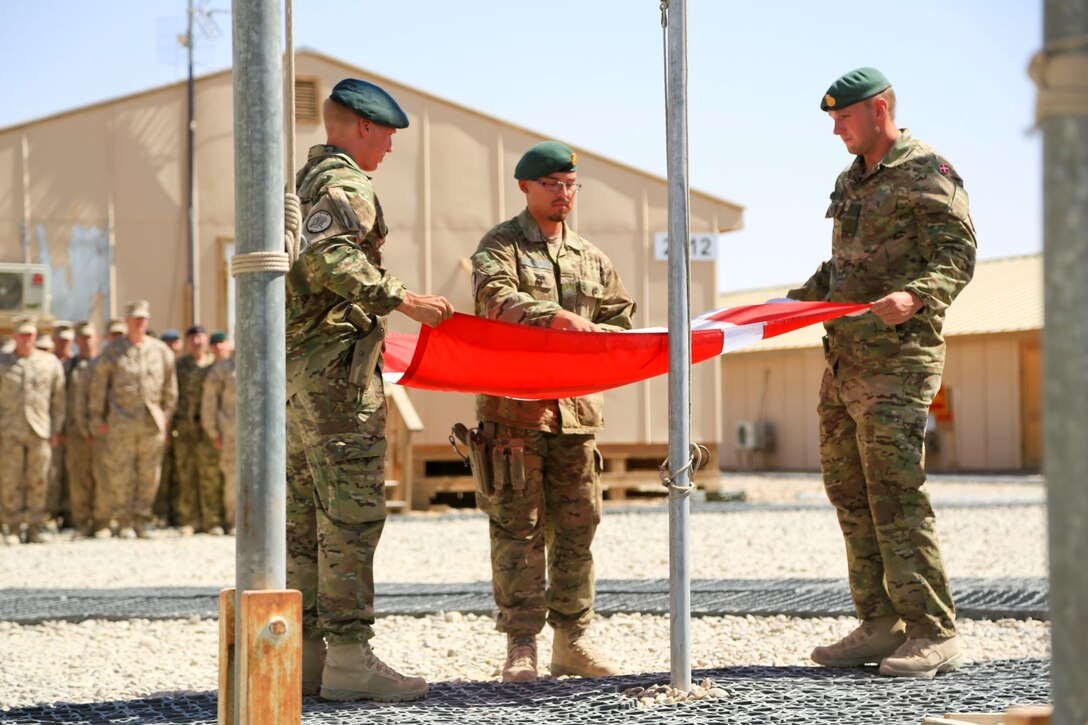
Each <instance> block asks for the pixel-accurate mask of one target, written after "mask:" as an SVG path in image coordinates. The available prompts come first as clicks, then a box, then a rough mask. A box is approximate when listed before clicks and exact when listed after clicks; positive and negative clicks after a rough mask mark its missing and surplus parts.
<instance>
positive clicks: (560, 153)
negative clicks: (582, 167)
mask: <svg viewBox="0 0 1088 725" xmlns="http://www.w3.org/2000/svg"><path fill="white" fill-rule="evenodd" d="M577 163H578V155H577V154H575V153H574V152H573V151H571V149H570V147H569V146H567V145H565V144H561V143H559V142H558V141H544V142H542V143H538V144H537V145H536V146H533V147H532V148H531V149H529V150H528V151H526V152H525V155H524V156H522V157H521V161H519V162H518V165H517V166H516V167H515V168H514V178H515V179H519V180H521V181H529V180H531V179H539V178H540V177H541V176H547V175H548V174H554V173H555V172H557V171H574V170H575V168H577Z"/></svg>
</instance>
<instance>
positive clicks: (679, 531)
mask: <svg viewBox="0 0 1088 725" xmlns="http://www.w3.org/2000/svg"><path fill="white" fill-rule="evenodd" d="M668 23H669V26H668V34H667V42H668V82H667V96H666V101H665V103H666V120H667V123H666V137H667V144H666V147H667V154H668V164H667V168H668V181H669V468H670V469H671V471H680V473H679V474H678V475H676V476H675V478H674V480H673V482H672V486H671V487H670V489H669V613H670V619H669V627H670V632H669V634H670V640H669V641H670V643H671V647H670V655H671V656H670V663H671V667H670V673H671V677H670V682H671V685H672V687H674V688H676V689H678V690H683V691H685V692H686V691H687V690H689V689H690V688H691V566H690V554H691V543H690V540H689V537H688V517H689V513H690V511H691V503H690V501H689V500H688V496H687V493H686V492H684V491H683V489H684V488H685V487H687V486H688V485H690V483H691V471H690V469H687V468H685V467H684V464H685V463H686V462H687V461H688V459H689V457H690V455H691V452H690V448H691V446H690V438H691V431H690V425H691V381H690V375H691V312H690V307H691V299H690V297H691V292H690V281H689V277H690V262H689V260H688V111H687V80H688V78H687V8H686V4H685V0H670V1H669V8H668Z"/></svg>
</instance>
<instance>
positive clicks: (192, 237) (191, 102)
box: [185, 0, 200, 325]
mask: <svg viewBox="0 0 1088 725" xmlns="http://www.w3.org/2000/svg"><path fill="white" fill-rule="evenodd" d="M193 13H194V10H193V0H189V25H188V29H187V30H186V31H185V46H186V48H188V50H189V82H188V84H187V86H186V100H187V103H186V107H187V113H188V117H187V118H186V129H185V133H186V139H187V140H186V154H187V159H186V176H185V183H186V185H187V187H188V188H187V190H186V204H187V206H186V225H185V233H186V240H187V243H188V254H189V283H188V285H187V286H188V288H189V289H188V290H187V291H188V293H189V299H188V300H186V303H187V308H188V309H187V310H186V312H187V315H186V322H187V323H188V324H191V325H195V324H196V323H197V322H199V320H197V315H198V314H199V309H198V306H197V296H198V294H199V293H198V289H199V287H200V285H199V283H198V281H197V280H198V279H199V272H198V270H197V258H198V255H197V253H196V199H195V196H196V179H195V173H194V169H195V166H196V164H195V163H194V161H195V157H196V148H195V146H194V144H195V141H196V108H195V103H196V94H195V92H194V86H195V81H194V80H193Z"/></svg>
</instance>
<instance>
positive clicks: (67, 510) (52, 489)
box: [45, 320, 76, 529]
mask: <svg viewBox="0 0 1088 725" xmlns="http://www.w3.org/2000/svg"><path fill="white" fill-rule="evenodd" d="M75 339H76V333H75V330H74V329H73V327H72V323H71V322H69V321H68V320H56V321H55V322H53V335H52V342H53V351H52V352H53V354H54V355H56V356H57V359H58V360H60V363H61V366H62V367H63V368H64V374H65V376H67V374H68V365H69V362H70V361H71V360H72V343H73V341H74V340H75ZM66 380H67V378H66ZM65 387H66V388H67V382H65ZM67 448H68V447H67V444H66V441H65V436H64V435H63V434H61V436H60V439H59V440H58V441H57V445H55V446H54V447H53V451H52V454H51V456H50V462H49V487H48V491H47V493H46V497H45V511H46V514H47V515H48V517H49V518H51V519H52V523H53V528H54V529H55V528H57V526H59V524H60V522H62V521H63V522H64V525H65V526H71V525H72V506H71V503H70V501H69V494H68V472H67V467H66V464H65V460H66V459H67V456H68V450H67Z"/></svg>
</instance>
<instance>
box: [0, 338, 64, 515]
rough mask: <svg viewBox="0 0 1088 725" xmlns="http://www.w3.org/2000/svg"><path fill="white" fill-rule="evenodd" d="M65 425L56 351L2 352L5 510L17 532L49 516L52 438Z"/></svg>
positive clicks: (0, 483)
mask: <svg viewBox="0 0 1088 725" xmlns="http://www.w3.org/2000/svg"><path fill="white" fill-rule="evenodd" d="M63 427H64V368H63V367H62V365H61V362H60V360H58V359H57V357H56V356H55V355H53V354H52V353H48V352H42V351H41V350H32V351H31V352H30V354H29V355H27V356H26V357H20V356H19V355H17V354H15V353H11V354H8V355H0V514H2V515H3V521H2V523H4V524H6V525H7V526H8V528H9V529H11V530H12V531H13V532H14V531H17V530H18V528H19V524H20V523H24V522H25V523H26V524H27V525H28V526H39V525H40V524H42V522H43V521H44V520H45V514H46V511H45V503H46V501H45V499H46V487H47V485H48V476H49V461H50V457H51V455H50V454H51V448H50V439H51V438H52V437H53V436H54V435H58V436H59V434H60V432H61V431H62V430H63Z"/></svg>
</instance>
